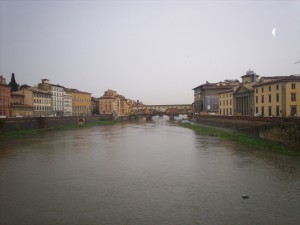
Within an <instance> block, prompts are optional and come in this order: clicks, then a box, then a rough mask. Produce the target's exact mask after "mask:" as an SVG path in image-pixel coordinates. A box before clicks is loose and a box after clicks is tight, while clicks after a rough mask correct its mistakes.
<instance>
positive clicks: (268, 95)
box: [253, 75, 300, 117]
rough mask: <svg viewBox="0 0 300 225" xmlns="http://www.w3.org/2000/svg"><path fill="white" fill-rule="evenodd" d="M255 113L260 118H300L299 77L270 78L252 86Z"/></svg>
mask: <svg viewBox="0 0 300 225" xmlns="http://www.w3.org/2000/svg"><path fill="white" fill-rule="evenodd" d="M253 88H254V95H255V103H254V107H255V113H256V114H259V115H262V116H280V117H295V116H297V117H299V116H300V75H291V76H285V77H282V76H281V77H279V78H276V77H272V79H267V80H263V81H262V82H260V83H258V84H256V85H254V86H253Z"/></svg>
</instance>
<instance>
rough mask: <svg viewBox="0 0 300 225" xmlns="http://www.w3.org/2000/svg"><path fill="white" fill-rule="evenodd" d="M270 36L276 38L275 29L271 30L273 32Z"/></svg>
mask: <svg viewBox="0 0 300 225" xmlns="http://www.w3.org/2000/svg"><path fill="white" fill-rule="evenodd" d="M272 36H273V38H275V36H276V29H275V28H273V30H272Z"/></svg>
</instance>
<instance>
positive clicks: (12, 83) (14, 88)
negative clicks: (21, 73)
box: [8, 73, 19, 92]
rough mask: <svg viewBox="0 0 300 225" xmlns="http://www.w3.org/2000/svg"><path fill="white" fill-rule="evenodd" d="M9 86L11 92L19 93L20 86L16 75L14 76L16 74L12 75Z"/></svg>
mask: <svg viewBox="0 0 300 225" xmlns="http://www.w3.org/2000/svg"><path fill="white" fill-rule="evenodd" d="M8 85H9V86H10V91H11V92H13V91H17V90H18V86H19V85H18V84H17V82H16V79H15V74H14V73H12V75H11V80H10V82H9V84H8Z"/></svg>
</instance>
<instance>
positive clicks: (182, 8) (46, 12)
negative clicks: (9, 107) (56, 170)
mask: <svg viewBox="0 0 300 225" xmlns="http://www.w3.org/2000/svg"><path fill="white" fill-rule="evenodd" d="M274 28H275V32H273V35H272V30H273V29H274ZM299 60H300V1H286V0H285V1H242V0H240V1H186V0H185V1H184V0H182V1H180V0H177V1H166V0H165V1H163V0H160V1H158V0H156V1H143V0H141V1H108V0H107V1H83V0H82V1H75V0H69V1H50V0H49V1H26V0H24V1H14V0H9V1H3V0H0V75H3V76H4V77H5V78H6V80H7V81H8V82H9V81H10V78H11V74H12V73H15V77H16V80H17V83H19V84H28V85H31V86H33V85H36V84H38V83H40V82H41V79H43V78H47V79H49V80H50V82H51V83H53V84H60V85H62V86H65V87H69V88H76V89H79V90H81V91H86V92H90V93H92V96H94V97H100V96H102V95H103V93H104V91H105V90H107V89H113V90H116V91H117V92H118V93H120V94H122V95H124V96H125V97H126V98H130V99H133V100H141V101H143V103H145V104H190V103H192V102H193V91H192V89H193V88H194V87H196V86H198V85H200V84H203V83H205V82H206V81H209V82H218V81H222V80H224V79H239V80H240V77H241V76H242V75H244V74H245V73H246V71H247V70H248V69H252V70H254V71H255V72H256V73H257V74H258V75H261V76H282V75H291V74H300V63H298V64H295V62H297V61H299Z"/></svg>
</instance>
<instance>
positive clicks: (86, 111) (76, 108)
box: [65, 88, 92, 116]
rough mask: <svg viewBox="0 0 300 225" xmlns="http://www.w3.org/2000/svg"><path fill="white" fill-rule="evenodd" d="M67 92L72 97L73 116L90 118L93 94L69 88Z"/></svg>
mask: <svg viewBox="0 0 300 225" xmlns="http://www.w3.org/2000/svg"><path fill="white" fill-rule="evenodd" d="M65 91H66V93H68V94H71V95H72V113H73V116H88V115H91V114H92V100H91V99H92V96H91V93H88V92H83V91H78V90H77V89H69V88H66V89H65Z"/></svg>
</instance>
